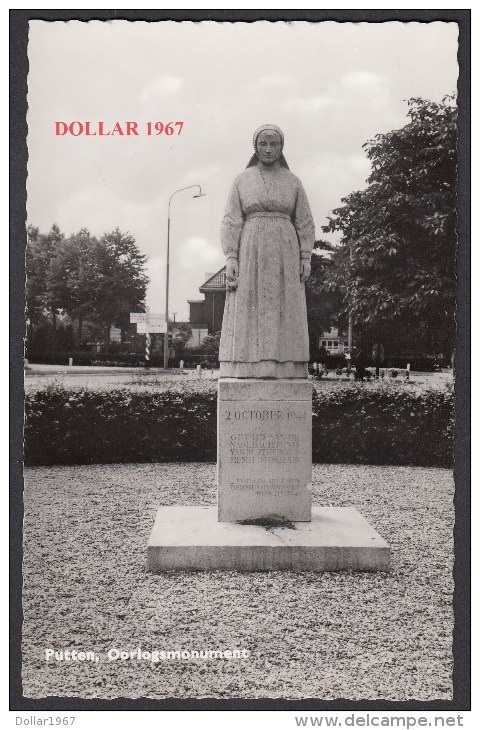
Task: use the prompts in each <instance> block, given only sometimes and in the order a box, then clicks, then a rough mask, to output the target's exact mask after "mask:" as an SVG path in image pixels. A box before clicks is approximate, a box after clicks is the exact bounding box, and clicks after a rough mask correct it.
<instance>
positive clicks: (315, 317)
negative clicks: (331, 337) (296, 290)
mask: <svg viewBox="0 0 480 730" xmlns="http://www.w3.org/2000/svg"><path fill="white" fill-rule="evenodd" d="M335 249H336V247H335V246H334V245H332V244H331V243H329V242H328V241H323V240H318V241H315V245H314V253H313V255H312V261H311V263H312V271H311V274H310V277H309V278H308V279H307V281H306V284H305V298H306V303H307V319H308V334H309V339H310V358H311V359H314V360H315V359H317V357H318V348H319V336H320V335H321V334H322V332H326V331H327V330H329V329H330V328H331V327H332V326H339V327H342V326H344V321H343V318H342V317H339V311H340V310H341V308H342V299H341V295H340V293H339V292H337V291H335V290H334V289H332V290H329V288H328V286H327V272H328V270H329V269H330V267H331V266H332V263H331V256H332V253H333V251H335Z"/></svg>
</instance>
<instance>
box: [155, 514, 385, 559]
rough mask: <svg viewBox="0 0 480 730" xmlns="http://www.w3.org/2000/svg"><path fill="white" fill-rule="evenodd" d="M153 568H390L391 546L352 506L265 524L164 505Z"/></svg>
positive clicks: (157, 525)
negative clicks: (309, 517) (308, 517)
mask: <svg viewBox="0 0 480 730" xmlns="http://www.w3.org/2000/svg"><path fill="white" fill-rule="evenodd" d="M147 555H148V557H147V569H148V570H151V571H153V572H160V571H162V570H240V571H257V570H293V571H304V570H309V571H315V572H321V571H324V570H368V571H373V570H382V571H388V570H390V548H389V547H388V545H387V543H386V542H385V540H383V539H382V538H381V537H380V535H379V534H378V532H375V530H374V529H373V527H371V526H370V525H369V524H368V522H367V521H366V519H365V518H364V517H362V515H361V514H360V513H359V512H358V511H357V510H356V509H354V508H352V507H314V508H313V510H312V520H311V522H297V523H296V524H295V525H294V526H292V527H272V528H269V529H266V528H265V527H261V526H257V525H240V524H238V523H232V522H219V521H218V519H217V510H216V508H215V507H183V506H173V507H160V509H159V510H158V512H157V517H156V520H155V525H154V527H153V530H152V534H151V537H150V541H149V543H148V549H147Z"/></svg>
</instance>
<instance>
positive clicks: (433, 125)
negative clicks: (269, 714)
mask: <svg viewBox="0 0 480 730" xmlns="http://www.w3.org/2000/svg"><path fill="white" fill-rule="evenodd" d="M112 12H113V11H112ZM116 12H120V11H116ZM212 12H213V11H212ZM333 12H334V11H333ZM463 12H465V11H463ZM458 54H459V23H458V22H455V21H454V20H434V19H432V20H431V21H429V22H418V21H415V20H408V21H402V20H389V21H385V22H368V21H364V22H354V20H353V19H352V20H351V21H349V20H343V21H342V22H340V21H338V20H337V21H335V20H328V19H325V20H319V21H317V22H307V21H302V20H289V21H288V22H286V21H281V20H278V21H274V22H272V21H267V20H255V21H254V22H242V21H235V22H222V21H212V20H207V19H205V20H202V21H200V22H193V21H189V20H185V19H184V20H181V21H178V20H177V21H175V20H157V21H154V22H146V21H142V20H126V19H120V18H118V19H117V18H115V17H114V16H112V17H111V18H110V19H109V20H106V21H104V20H89V21H85V20H75V19H71V20H68V21H64V20H50V21H47V20H46V19H42V18H41V17H39V18H32V19H30V20H29V22H28V78H27V83H28V91H27V97H26V100H27V104H28V109H27V110H26V122H27V125H28V134H27V146H28V163H27V180H26V198H27V203H26V221H25V241H18V246H19V247H25V271H26V275H25V331H24V390H25V401H24V407H25V424H24V436H23V448H24V454H23V459H24V471H23V480H24V485H23V505H22V509H23V538H22V539H23V557H22V561H23V562H22V566H21V567H22V588H21V592H22V596H21V600H22V611H23V616H22V625H21V634H22V635H21V653H22V658H21V683H22V695H23V697H24V698H26V699H28V700H44V701H45V702H47V703H48V702H49V701H52V702H53V700H54V699H55V698H63V699H68V700H69V701H70V703H72V704H71V706H72V707H74V706H75V702H77V701H78V702H80V701H83V700H95V701H103V700H119V699H125V700H140V699H143V700H158V701H164V700H170V699H172V698H173V699H175V700H178V701H186V700H202V701H206V700H229V701H231V700H241V701H248V702H247V705H248V703H251V704H250V705H249V706H248V708H250V709H255V708H256V705H255V702H256V701H259V700H272V701H276V702H278V703H280V704H279V705H278V707H279V708H280V707H282V704H281V703H282V702H285V703H286V704H285V708H286V709H288V702H290V701H303V700H308V699H316V700H319V701H323V702H324V703H328V702H330V701H331V702H336V703H337V704H336V709H342V707H341V703H342V702H343V703H347V704H346V705H345V706H344V708H343V709H348V702H349V701H351V702H360V701H367V702H372V703H375V702H380V703H383V705H382V704H380V705H378V706H379V707H383V708H386V707H388V703H404V705H405V707H409V706H410V707H413V705H414V704H415V703H416V705H415V707H416V709H417V710H422V708H427V707H428V706H429V705H428V704H427V703H439V704H438V707H440V706H442V707H443V709H448V707H449V703H454V700H455V697H456V694H455V688H454V633H455V630H456V629H455V627H457V628H458V627H459V625H460V624H459V623H458V616H457V622H456V614H455V613H454V588H455V580H454V561H455V551H454V526H455V523H456V524H457V527H458V524H459V522H458V520H459V515H458V514H457V516H456V515H455V505H456V506H457V508H458V506H459V504H460V502H461V501H462V499H463V497H462V494H461V492H460V491H459V489H460V488H459V484H458V483H457V482H456V480H455V479H454V432H455V388H456V380H457V375H458V368H459V360H458V358H457V354H456V348H457V336H458V310H457V307H458V288H457V287H458V281H459V277H458V270H457V260H458V245H459V244H458V241H459V222H458V200H459V194H460V193H459V186H458V164H459V134H458V129H459V127H458V114H459V96H458V83H459V60H458V59H459V56H458ZM22 251H23V248H22ZM22 285H23V284H22V282H19V286H20V287H21V286H22ZM22 336H23V335H22ZM457 407H458V403H457ZM460 466H461V465H460ZM455 468H456V469H457V468H459V462H458V458H457V457H456V458H455ZM462 489H465V485H464V486H463V487H462ZM454 500H455V501H454ZM459 547H460V548H461V545H460V546H459V544H458V541H457V542H456V548H459ZM457 567H458V562H457ZM457 587H458V586H457ZM442 703H443V704H442ZM373 706H374V705H372V707H373ZM456 706H457V708H458V702H457V705H456ZM43 707H44V709H45V708H48V704H47V705H44V706H43ZM160 707H161V705H160ZM272 707H273V706H272ZM326 707H327V705H325V708H326ZM353 707H354V706H353ZM399 707H400V705H399ZM432 707H433V706H432ZM452 707H453V705H452ZM248 708H247V707H245V709H248ZM79 709H80V706H79ZM152 709H153V708H152ZM354 709H355V707H354ZM463 709H464V710H468V709H469V708H468V706H464V707H463ZM457 715H458V713H457ZM457 715H455V717H457ZM458 717H460V716H459V715H458ZM458 722H460V721H458ZM297 724H298V722H297Z"/></svg>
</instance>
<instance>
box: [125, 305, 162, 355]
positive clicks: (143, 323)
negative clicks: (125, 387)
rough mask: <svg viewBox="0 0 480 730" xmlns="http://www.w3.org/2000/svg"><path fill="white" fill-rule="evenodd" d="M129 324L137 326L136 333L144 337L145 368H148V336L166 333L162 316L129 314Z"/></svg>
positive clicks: (140, 313) (148, 312)
mask: <svg viewBox="0 0 480 730" xmlns="http://www.w3.org/2000/svg"><path fill="white" fill-rule="evenodd" d="M130 322H131V323H132V324H136V325H137V333H138V334H143V335H145V367H146V368H149V367H150V343H151V340H150V335H153V334H158V333H161V332H164V333H166V332H167V322H166V320H165V315H164V314H153V313H152V312H150V310H149V309H148V308H147V311H146V312H130Z"/></svg>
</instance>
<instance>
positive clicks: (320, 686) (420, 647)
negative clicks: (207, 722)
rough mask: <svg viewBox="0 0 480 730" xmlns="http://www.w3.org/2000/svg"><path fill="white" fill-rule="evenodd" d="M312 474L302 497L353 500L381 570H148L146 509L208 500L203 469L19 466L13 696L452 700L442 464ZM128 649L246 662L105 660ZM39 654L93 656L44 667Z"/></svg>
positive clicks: (449, 483)
mask: <svg viewBox="0 0 480 730" xmlns="http://www.w3.org/2000/svg"><path fill="white" fill-rule="evenodd" d="M313 472H314V501H315V502H316V503H317V504H323V505H325V506H335V505H336V506H355V507H357V508H358V509H359V510H360V511H361V512H362V514H363V515H364V516H365V517H366V518H367V519H368V520H369V521H370V523H371V524H372V525H373V526H374V527H375V528H376V529H377V530H378V532H379V533H380V534H381V535H382V536H383V537H384V538H385V539H386V540H387V541H388V542H389V543H390V545H391V548H392V572H391V573H389V574H386V573H377V574H369V573H323V574H317V573H293V572H266V573H243V574H242V573H226V572H213V573H188V572H166V573H163V574H149V573H147V572H146V570H145V561H146V543H147V540H148V537H149V533H150V530H151V527H152V524H153V521H154V517H155V512H156V508H157V506H158V505H160V504H165V505H168V504H175V503H184V504H197V505H208V504H212V503H214V502H215V487H214V482H215V466H214V465H211V464H193V465H192V464H190V465H185V464H132V465H114V466H111V465H108V466H103V465H102V466H90V467H83V466H82V467H55V468H42V467H37V468H29V469H26V473H25V477H26V479H25V497H24V498H25V530H24V534H25V556H24V586H25V588H24V625H23V650H24V666H23V686H24V695H25V696H27V697H36V698H40V697H47V696H52V695H53V696H61V697H83V698H94V697H97V698H115V697H132V698H136V697H150V698H156V699H162V698H166V697H177V698H185V697H218V698H235V697H241V698H259V697H270V698H284V699H302V698H308V697H316V698H321V699H336V698H345V699H352V700H353V699H385V700H409V699H417V700H432V699H444V700H448V699H451V698H452V628H453V614H452V605H451V600H452V590H453V581H452V565H453V540H452V528H453V477H452V473H451V472H450V471H448V470H446V469H427V468H418V467H417V468H414V467H371V466H341V465H340V466H339V465H317V466H314V467H313ZM138 646H140V647H142V649H143V650H144V651H149V650H150V651H151V650H154V649H158V650H175V649H180V650H182V649H187V650H192V649H234V648H239V649H243V648H245V649H247V650H248V651H249V652H250V657H249V658H243V659H239V660H228V659H211V660H193V661H182V660H180V661H178V660H174V661H168V662H166V661H163V662H160V663H157V664H152V663H151V662H148V661H137V660H133V659H132V660H128V661H123V662H122V661H120V660H118V661H114V662H108V661H107V659H106V653H107V651H108V650H109V649H111V648H117V649H120V650H126V651H130V650H134V649H136V648H137V647H138ZM45 648H54V649H57V650H61V649H70V650H71V649H74V648H76V649H79V650H81V649H83V650H92V651H95V652H98V655H99V657H100V660H99V661H98V663H95V662H73V661H70V662H68V661H63V662H60V661H59V662H52V661H50V662H49V663H46V661H45Z"/></svg>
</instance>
